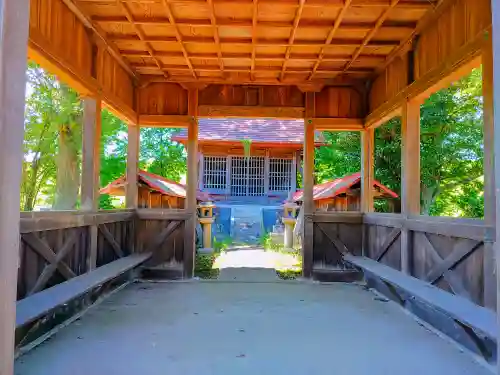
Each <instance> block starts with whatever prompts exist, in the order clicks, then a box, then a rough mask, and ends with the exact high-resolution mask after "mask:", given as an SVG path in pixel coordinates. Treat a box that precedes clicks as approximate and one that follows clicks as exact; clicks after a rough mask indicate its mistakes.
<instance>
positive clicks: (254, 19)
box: [250, 0, 259, 79]
mask: <svg viewBox="0 0 500 375" xmlns="http://www.w3.org/2000/svg"><path fill="white" fill-rule="evenodd" d="M258 14H259V4H258V0H253V7H252V62H251V64H250V70H251V72H250V77H251V78H252V79H254V78H255V77H254V70H255V54H256V46H255V44H256V42H257V23H258V20H257V17H258Z"/></svg>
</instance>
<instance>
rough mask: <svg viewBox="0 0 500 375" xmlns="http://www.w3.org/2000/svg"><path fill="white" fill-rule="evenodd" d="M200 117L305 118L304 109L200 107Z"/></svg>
mask: <svg viewBox="0 0 500 375" xmlns="http://www.w3.org/2000/svg"><path fill="white" fill-rule="evenodd" d="M198 114H199V117H242V118H248V117H262V118H285V119H298V118H303V117H304V108H303V107H264V106H223V105H217V106H214V105H211V106H209V105H200V106H199V108H198Z"/></svg>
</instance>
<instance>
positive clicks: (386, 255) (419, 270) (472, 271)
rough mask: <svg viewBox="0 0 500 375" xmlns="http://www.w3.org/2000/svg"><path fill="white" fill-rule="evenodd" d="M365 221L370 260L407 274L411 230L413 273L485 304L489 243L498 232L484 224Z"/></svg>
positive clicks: (387, 217) (377, 217)
mask: <svg viewBox="0 0 500 375" xmlns="http://www.w3.org/2000/svg"><path fill="white" fill-rule="evenodd" d="M364 222H365V226H367V230H366V233H367V238H366V239H365V241H366V244H367V246H366V248H365V256H367V257H369V258H372V259H375V260H377V261H379V262H381V263H383V264H385V265H388V266H390V267H392V268H394V269H397V270H401V238H400V233H401V229H402V228H407V229H408V230H409V232H410V246H409V258H410V265H409V266H410V267H409V274H410V275H411V276H414V277H416V278H419V279H421V280H425V281H427V282H429V283H431V284H433V285H435V286H437V287H439V288H441V289H443V290H445V291H447V292H450V293H453V294H457V295H460V296H462V297H464V298H467V299H469V300H471V301H473V302H474V303H476V304H478V305H481V306H485V299H486V298H487V296H485V290H484V264H483V257H484V240H486V239H488V238H491V233H492V232H493V228H488V227H487V226H486V225H485V224H484V222H483V221H482V220H474V219H454V218H430V217H422V216H416V217H414V218H413V217H412V218H410V219H403V218H402V217H401V216H400V215H396V214H367V215H365V217H364Z"/></svg>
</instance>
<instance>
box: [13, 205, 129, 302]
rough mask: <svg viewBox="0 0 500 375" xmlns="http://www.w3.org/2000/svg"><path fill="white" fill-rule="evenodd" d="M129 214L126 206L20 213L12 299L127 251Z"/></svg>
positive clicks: (54, 283) (79, 273) (38, 289)
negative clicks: (14, 284)
mask: <svg viewBox="0 0 500 375" xmlns="http://www.w3.org/2000/svg"><path fill="white" fill-rule="evenodd" d="M134 216H135V215H134V212H133V211H131V210H120V211H102V212H80V211H46V212H22V213H21V223H20V232H21V241H20V249H19V272H18V275H19V276H18V285H17V291H18V292H17V294H18V299H22V298H25V297H27V296H30V295H32V294H34V293H36V292H39V291H41V290H44V289H46V288H48V287H51V286H53V285H56V284H59V283H61V282H63V281H66V280H68V279H71V278H73V277H75V276H79V275H83V274H85V273H87V272H89V271H90V270H92V269H94V268H96V267H100V266H102V265H105V264H107V263H110V262H112V261H114V260H116V259H119V258H122V257H124V256H126V255H129V254H131V253H132V252H133V251H134V248H135V247H134ZM92 232H94V233H95V234H94V236H95V238H94V239H92V235H93V234H92ZM93 241H95V244H93V243H92V242H93ZM92 249H94V251H92Z"/></svg>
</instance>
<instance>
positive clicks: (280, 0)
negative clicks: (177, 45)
mask: <svg viewBox="0 0 500 375" xmlns="http://www.w3.org/2000/svg"><path fill="white" fill-rule="evenodd" d="M79 1H80V2H82V3H95V2H97V1H98V2H99V3H102V4H106V3H108V4H111V3H113V2H114V0H79ZM124 1H126V2H128V3H136V2H137V1H138V0H124ZM168 1H169V2H170V3H171V4H174V5H175V4H182V5H186V4H187V5H191V4H192V5H199V4H200V0H168ZM262 1H263V3H265V4H266V5H273V4H275V5H279V6H288V7H290V8H294V7H295V8H296V7H297V6H298V4H297V0H262ZM149 2H153V3H154V2H156V1H154V0H153V1H151V0H150V1H149ZM215 3H217V4H221V5H224V4H242V5H248V3H249V2H248V0H215ZM435 3H437V1H431V0H429V1H413V0H401V5H400V7H401V8H404V9H410V10H428V9H431V8H432V7H433V4H435ZM356 6H358V7H365V8H376V9H381V8H387V7H389V4H388V1H387V0H357V1H356ZM305 7H306V8H328V9H340V8H342V4H341V3H340V2H338V1H327V2H324V1H315V0H312V1H310V2H308V3H307V4H306V6H305Z"/></svg>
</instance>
